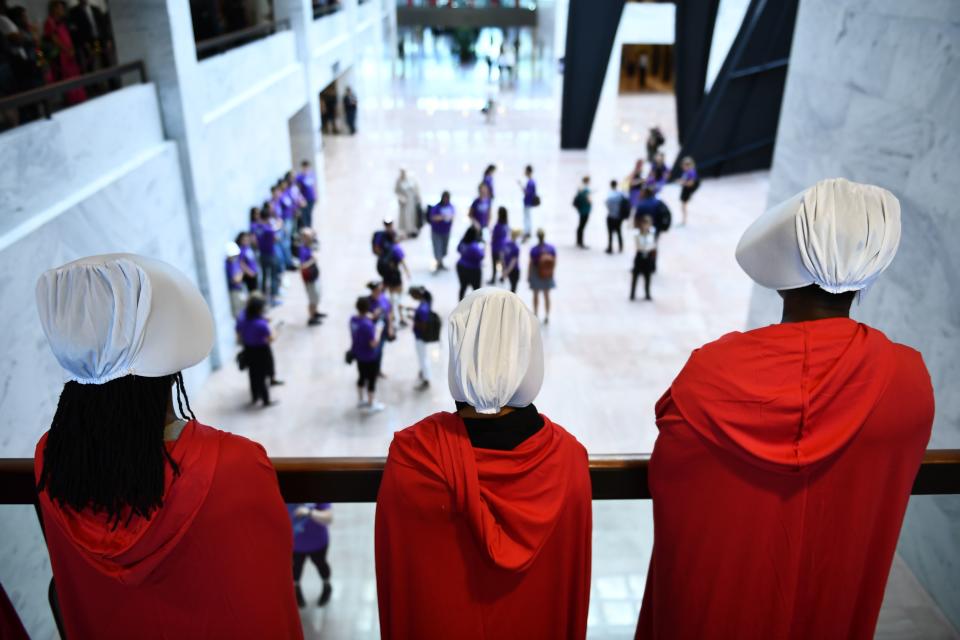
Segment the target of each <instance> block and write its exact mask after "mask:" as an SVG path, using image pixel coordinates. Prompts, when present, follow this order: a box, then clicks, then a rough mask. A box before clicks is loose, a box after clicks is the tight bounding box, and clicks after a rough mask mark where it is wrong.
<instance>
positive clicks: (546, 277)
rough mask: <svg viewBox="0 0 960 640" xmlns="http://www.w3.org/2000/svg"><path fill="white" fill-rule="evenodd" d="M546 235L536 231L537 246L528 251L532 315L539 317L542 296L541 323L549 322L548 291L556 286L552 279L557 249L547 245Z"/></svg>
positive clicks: (539, 230) (540, 230) (541, 231)
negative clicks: (541, 296)
mask: <svg viewBox="0 0 960 640" xmlns="http://www.w3.org/2000/svg"><path fill="white" fill-rule="evenodd" d="M545 238H546V233H545V232H544V230H543V229H537V244H535V245H534V246H533V248H532V249H530V267H529V269H528V270H529V272H530V275H529V276H528V278H529V280H530V289H532V290H533V315H535V316H537V317H538V318H539V317H540V294H541V293H542V294H543V308H544V312H545V313H544V316H543V323H544V324H548V323H549V322H550V290H551V289H554V288H555V287H556V286H557V282H556V280H555V279H554V277H553V273H554V270H555V269H556V266H557V249H556V248H555V247H554V246H553V245H552V244H547V242H546V240H545Z"/></svg>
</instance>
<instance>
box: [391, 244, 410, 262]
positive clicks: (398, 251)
mask: <svg viewBox="0 0 960 640" xmlns="http://www.w3.org/2000/svg"><path fill="white" fill-rule="evenodd" d="M390 257H391V258H393V261H394V262H396V263H397V264H400V263H401V262H403V259H404V258H406V257H407V254H405V253H404V252H403V249H402V248H401V247H400V245H398V244H395V245H393V247H391V248H390Z"/></svg>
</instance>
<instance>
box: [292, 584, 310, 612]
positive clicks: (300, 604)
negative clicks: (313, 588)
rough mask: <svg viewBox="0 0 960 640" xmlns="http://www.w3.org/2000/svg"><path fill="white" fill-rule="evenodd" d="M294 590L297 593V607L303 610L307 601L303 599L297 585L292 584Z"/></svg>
mask: <svg viewBox="0 0 960 640" xmlns="http://www.w3.org/2000/svg"><path fill="white" fill-rule="evenodd" d="M294 590H295V591H296V593H297V606H298V607H300V608H301V609H303V608H304V607H305V606H307V601H306V600H304V599H303V590H302V589H300V585H299V584H294Z"/></svg>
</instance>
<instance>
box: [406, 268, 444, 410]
mask: <svg viewBox="0 0 960 640" xmlns="http://www.w3.org/2000/svg"><path fill="white" fill-rule="evenodd" d="M410 297H411V298H413V299H414V300H416V301H417V308H416V310H415V311H414V312H413V337H414V341H415V345H416V348H417V363H418V364H419V366H420V372H419V374H418V377H419V379H420V382H419V384H418V385H417V387H416V390H417V391H425V390H426V389H428V388H429V387H430V378H431V376H430V359H429V358H428V357H427V356H428V354H427V349H428V348H429V344H430V343H431V342H436V341H437V340H439V339H440V317H439V316H438V315H437V314H436V313H434V312H433V295H432V294H431V293H430V292H429V291H427V289H426V287H410Z"/></svg>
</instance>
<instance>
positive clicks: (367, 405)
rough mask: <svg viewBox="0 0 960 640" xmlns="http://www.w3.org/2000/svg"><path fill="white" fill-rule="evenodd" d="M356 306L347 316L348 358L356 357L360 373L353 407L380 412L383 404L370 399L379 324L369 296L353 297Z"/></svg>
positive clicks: (380, 354) (374, 382)
mask: <svg viewBox="0 0 960 640" xmlns="http://www.w3.org/2000/svg"><path fill="white" fill-rule="evenodd" d="M356 308H357V314H356V315H355V316H353V317H352V318H350V351H349V356H348V357H349V358H351V359H353V360H356V362H357V371H358V372H359V374H360V375H359V377H358V378H357V408H358V409H361V410H364V409H365V410H367V411H370V412H377V411H383V410H384V409H385V407H384V405H383V404H381V403H379V402H377V401H376V399H375V398H374V395H375V394H376V391H377V378H379V377H380V365H381V362H382V357H383V343H382V338H383V328H382V327H383V325H382V324H381V323H379V322H377V318H376V317H375V316H374V314H373V310H372V308H371V304H370V298H368V297H366V296H361V297H360V298H357V305H356ZM364 393H366V395H364Z"/></svg>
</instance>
